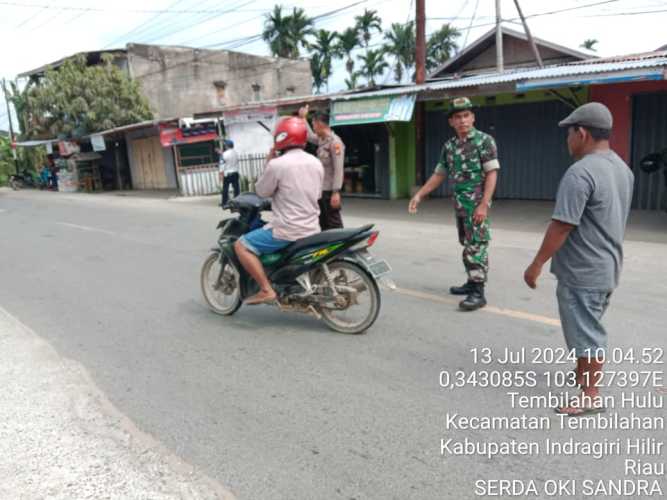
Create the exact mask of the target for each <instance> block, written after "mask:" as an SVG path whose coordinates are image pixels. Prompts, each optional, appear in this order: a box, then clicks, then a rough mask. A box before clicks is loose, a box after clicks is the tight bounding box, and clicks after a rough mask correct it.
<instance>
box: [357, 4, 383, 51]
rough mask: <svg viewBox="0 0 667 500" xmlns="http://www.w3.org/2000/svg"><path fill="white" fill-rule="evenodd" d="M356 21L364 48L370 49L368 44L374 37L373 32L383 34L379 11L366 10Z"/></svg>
mask: <svg viewBox="0 0 667 500" xmlns="http://www.w3.org/2000/svg"><path fill="white" fill-rule="evenodd" d="M354 19H355V20H356V21H357V32H358V33H361V38H362V40H363V42H364V47H366V48H367V49H368V44H369V43H370V41H371V37H372V36H373V33H372V31H373V30H376V31H377V32H378V33H382V19H380V17H379V16H378V15H377V10H368V9H364V13H363V14H362V15H360V16H356V17H355V18H354Z"/></svg>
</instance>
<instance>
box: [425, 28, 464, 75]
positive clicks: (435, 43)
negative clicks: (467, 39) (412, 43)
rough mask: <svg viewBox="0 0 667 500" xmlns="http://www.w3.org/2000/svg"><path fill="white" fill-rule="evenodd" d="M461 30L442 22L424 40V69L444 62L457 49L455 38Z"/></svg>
mask: <svg viewBox="0 0 667 500" xmlns="http://www.w3.org/2000/svg"><path fill="white" fill-rule="evenodd" d="M460 36H461V32H460V31H459V30H458V29H456V28H455V27H454V26H452V25H450V24H443V25H442V26H441V28H440V29H439V30H438V31H436V32H435V33H433V34H432V35H431V36H430V37H429V38H428V41H427V42H426V69H427V70H428V71H432V70H434V69H436V68H437V67H439V66H441V65H442V64H444V63H445V62H446V61H447V60H449V58H450V57H452V54H454V52H456V49H458V43H457V42H456V40H457V39H458V38H459V37H460Z"/></svg>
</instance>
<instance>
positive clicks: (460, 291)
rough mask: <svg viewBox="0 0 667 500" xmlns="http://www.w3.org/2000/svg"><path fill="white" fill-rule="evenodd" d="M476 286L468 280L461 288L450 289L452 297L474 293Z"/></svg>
mask: <svg viewBox="0 0 667 500" xmlns="http://www.w3.org/2000/svg"><path fill="white" fill-rule="evenodd" d="M474 286H475V283H474V282H472V281H470V280H468V281H466V282H465V283H464V284H463V285H461V286H453V287H451V288H450V289H449V293H451V294H452V295H468V294H469V293H470V292H472V290H473V288H474Z"/></svg>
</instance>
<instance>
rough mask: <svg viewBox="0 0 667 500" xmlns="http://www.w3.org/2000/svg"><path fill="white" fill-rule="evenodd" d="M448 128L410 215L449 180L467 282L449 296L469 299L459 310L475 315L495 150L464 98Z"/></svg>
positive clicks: (484, 266)
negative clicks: (450, 133)
mask: <svg viewBox="0 0 667 500" xmlns="http://www.w3.org/2000/svg"><path fill="white" fill-rule="evenodd" d="M449 125H450V126H451V127H452V128H453V129H454V131H455V132H456V135H455V136H454V137H452V138H451V139H449V140H448V141H447V142H446V143H445V145H444V147H443V148H442V153H441V157H440V161H439V162H438V164H437V166H436V167H435V172H434V173H433V175H432V176H431V178H430V179H429V180H428V181H427V182H426V184H424V186H422V188H421V189H420V190H419V191H418V192H417V194H415V195H414V197H413V198H412V200H410V205H409V207H408V209H409V211H410V213H412V214H414V213H417V207H418V206H419V204H420V203H421V202H422V200H423V199H424V198H425V197H426V196H428V195H429V193H431V192H432V191H434V190H435V189H437V188H438V187H439V186H440V185H441V184H442V183H443V182H444V180H445V179H446V178H447V175H448V174H449V177H450V179H451V181H450V182H451V183H452V186H453V188H454V209H455V211H456V226H457V229H458V235H459V242H460V243H461V245H462V246H463V266H464V267H465V270H466V273H467V274H468V281H467V282H466V283H465V284H464V285H463V286H453V287H451V288H450V289H449V291H450V293H451V294H453V295H467V297H466V298H465V299H464V300H463V301H461V303H460V304H459V307H460V308H461V309H462V310H464V311H474V310H476V309H479V308H481V307H484V306H485V305H486V296H485V294H484V286H485V283H486V281H487V275H488V271H489V254H488V252H489V241H490V240H491V232H490V229H489V219H488V214H489V209H490V208H491V200H492V199H493V193H494V192H495V190H496V183H497V181H498V169H500V163H499V162H498V151H497V148H496V142H495V140H494V139H493V137H491V136H490V135H488V134H485V133H484V132H480V131H479V130H477V129H476V128H475V127H474V125H475V114H474V112H473V105H472V103H471V101H470V99H468V98H467V97H459V98H456V99H453V100H452V102H451V108H450V111H449Z"/></svg>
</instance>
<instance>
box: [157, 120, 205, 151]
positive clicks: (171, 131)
mask: <svg viewBox="0 0 667 500" xmlns="http://www.w3.org/2000/svg"><path fill="white" fill-rule="evenodd" d="M217 138H218V126H217V124H216V123H215V122H208V123H193V124H192V126H190V127H175V126H171V125H165V124H163V125H160V143H161V144H162V146H163V147H165V148H166V147H169V146H176V145H181V144H195V143H197V142H207V141H214V140H216V139H217Z"/></svg>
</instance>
